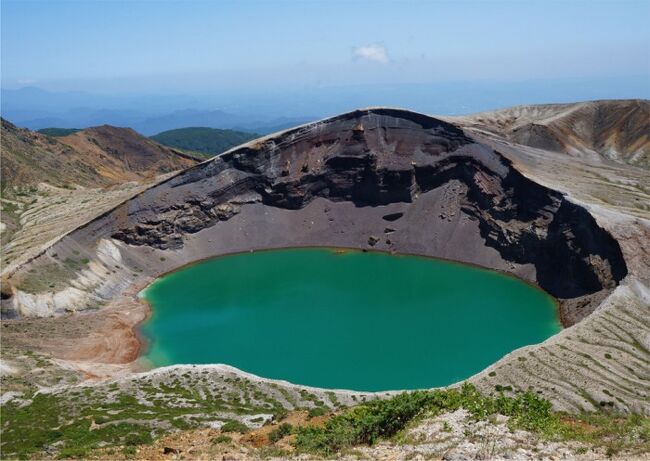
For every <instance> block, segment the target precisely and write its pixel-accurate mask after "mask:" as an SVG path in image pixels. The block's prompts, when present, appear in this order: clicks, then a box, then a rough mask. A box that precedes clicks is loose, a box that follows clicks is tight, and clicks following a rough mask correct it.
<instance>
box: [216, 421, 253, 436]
mask: <svg viewBox="0 0 650 461" xmlns="http://www.w3.org/2000/svg"><path fill="white" fill-rule="evenodd" d="M221 431H222V432H239V433H240V434H245V433H246V432H248V426H246V425H245V424H244V423H240V422H239V421H228V422H226V424H224V425H223V426H221Z"/></svg>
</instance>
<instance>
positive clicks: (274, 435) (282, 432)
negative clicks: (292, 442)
mask: <svg viewBox="0 0 650 461" xmlns="http://www.w3.org/2000/svg"><path fill="white" fill-rule="evenodd" d="M292 432H293V427H292V426H291V424H287V423H282V424H280V425H279V426H278V427H277V428H275V429H273V430H272V431H271V432H270V433H269V440H270V441H271V442H273V443H275V442H277V441H278V440H280V439H281V438H283V437H286V436H287V435H289V434H291V433H292Z"/></svg>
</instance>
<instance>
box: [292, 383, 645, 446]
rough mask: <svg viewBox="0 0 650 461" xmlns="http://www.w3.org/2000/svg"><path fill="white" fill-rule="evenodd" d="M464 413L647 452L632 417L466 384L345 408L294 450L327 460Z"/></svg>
mask: <svg viewBox="0 0 650 461" xmlns="http://www.w3.org/2000/svg"><path fill="white" fill-rule="evenodd" d="M460 408H464V409H466V410H467V411H469V413H470V414H471V415H472V416H473V417H474V418H476V419H477V420H485V419H488V418H489V417H490V416H493V415H497V414H499V415H504V416H508V417H509V424H510V426H511V428H512V429H524V430H527V431H531V432H533V433H536V434H538V435H539V436H541V437H543V438H546V439H551V440H577V441H582V442H585V443H589V444H591V445H600V446H603V445H604V446H606V449H607V452H608V453H612V454H613V453H616V452H617V451H619V450H620V449H622V448H626V447H627V448H630V447H632V446H634V445H633V444H634V443H638V442H634V440H635V439H634V437H635V436H638V437H640V438H641V440H642V441H643V443H644V444H645V445H647V446H646V449H647V448H650V419H649V418H646V417H642V416H638V415H633V416H629V417H627V418H618V417H615V416H612V415H607V414H604V413H603V414H588V415H584V416H580V417H569V416H568V415H562V414H559V413H555V412H553V411H552V410H551V408H552V407H551V403H550V402H548V401H547V400H544V399H542V398H540V397H539V396H538V395H537V394H536V393H534V392H532V391H527V392H519V393H517V394H516V395H515V396H514V397H510V396H506V395H504V394H503V393H500V394H499V395H497V396H496V397H493V396H484V395H482V394H480V393H479V392H478V391H477V390H476V388H475V387H474V386H473V385H471V384H467V383H466V384H464V385H463V386H462V387H461V388H460V389H450V390H435V391H415V392H411V393H403V394H399V395H397V396H395V397H392V398H390V399H388V400H374V401H371V402H368V403H365V404H362V405H359V406H356V407H353V408H351V409H350V410H348V411H346V412H345V413H343V414H340V415H336V416H334V417H332V418H331V419H330V420H328V421H327V423H326V424H325V426H322V427H317V426H306V427H302V428H298V429H297V430H296V433H297V438H296V442H295V445H296V448H297V449H298V450H299V451H302V452H307V453H314V454H318V455H322V456H331V455H333V454H336V453H339V452H341V451H342V450H346V449H348V448H351V447H353V446H355V445H361V444H367V445H372V444H373V443H375V442H376V441H378V440H379V439H385V438H390V437H393V436H395V435H397V434H398V433H399V432H400V431H402V430H404V429H405V428H407V426H408V425H409V424H410V423H411V422H413V421H414V420H416V418H419V417H422V416H430V417H432V416H436V415H438V414H442V413H446V412H453V411H455V410H458V409H460Z"/></svg>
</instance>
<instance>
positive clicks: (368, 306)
mask: <svg viewBox="0 0 650 461" xmlns="http://www.w3.org/2000/svg"><path fill="white" fill-rule="evenodd" d="M142 295H143V297H144V298H145V299H146V300H147V301H148V302H149V303H150V304H151V305H152V315H151V318H150V319H149V320H147V321H146V322H145V323H144V324H143V326H142V332H143V334H144V335H145V337H146V338H148V340H149V345H148V348H147V351H146V353H145V356H144V358H145V359H147V360H148V361H150V362H151V363H152V364H153V365H154V366H164V365H172V364H183V363H186V364H187V363H195V364H199V363H225V364H228V365H232V366H235V367H237V368H240V369H242V370H244V371H247V372H250V373H254V374H256V375H259V376H263V377H267V378H275V379H284V380H287V381H291V382H293V383H297V384H305V385H311V386H318V387H325V388H344V389H354V390H365V391H377V390H390V389H416V388H426V387H435V386H443V385H447V384H451V383H454V382H457V381H460V380H463V379H465V378H468V377H470V376H471V375H473V374H474V373H477V372H479V371H481V370H482V369H484V368H485V367H487V366H488V365H490V364H492V363H493V362H495V361H496V360H498V359H500V358H501V357H502V356H504V355H505V354H507V353H508V352H510V351H512V350H514V349H516V348H518V347H521V346H524V345H528V344H535V343H539V342H542V341H543V340H545V339H546V338H548V337H550V336H552V335H553V334H555V333H557V332H558V331H559V330H560V328H561V327H560V324H559V320H558V316H557V307H556V304H555V301H554V300H553V298H551V297H550V296H549V295H548V294H546V293H545V292H543V291H541V290H539V289H538V288H535V287H533V286H531V285H528V284H526V283H524V282H522V281H520V280H518V279H516V278H513V277H509V276H505V275H503V274H499V273H496V272H492V271H488V270H484V269H479V268H476V267H472V266H467V265H461V264H456V263H451V262H447V261H441V260H436V259H430V258H424V257H417V256H401V255H389V254H385V253H377V252H367V253H364V252H361V251H352V250H350V251H348V250H345V251H342V250H334V249H285V250H273V251H261V252H254V253H243V254H237V255H231V256H224V257H220V258H215V259H211V260H208V261H204V262H201V263H198V264H194V265H191V266H188V267H186V268H183V269H181V270H179V271H176V272H173V273H170V274H168V275H166V276H164V277H162V278H160V279H158V280H156V281H155V282H154V283H153V284H152V285H150V286H149V287H148V288H147V289H146V290H145V291H144V292H143V293H142Z"/></svg>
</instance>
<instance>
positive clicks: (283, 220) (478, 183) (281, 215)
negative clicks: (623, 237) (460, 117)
mask: <svg viewBox="0 0 650 461" xmlns="http://www.w3.org/2000/svg"><path fill="white" fill-rule="evenodd" d="M305 245H314V246H316V245H323V246H348V247H358V248H373V249H379V250H385V251H395V252H406V253H416V254H423V255H429V256H436V257H443V258H447V259H454V260H459V261H462V262H468V263H473V264H478V265H482V266H485V267H490V268H494V269H498V270H502V271H508V272H511V273H513V274H515V275H518V276H519V277H522V278H524V279H526V280H529V281H531V282H535V283H538V284H539V285H540V286H541V287H542V288H544V289H545V290H546V291H548V292H549V293H551V294H552V295H554V296H556V297H558V298H561V299H563V300H565V302H564V303H563V320H564V322H565V324H571V323H574V322H576V321H578V320H580V319H581V318H583V317H584V316H585V315H587V314H588V313H589V312H591V310H593V308H594V307H595V305H596V300H598V299H601V298H602V296H603V293H605V292H607V291H609V290H611V289H613V288H614V287H615V286H616V285H617V284H618V282H619V281H620V280H621V279H622V278H623V277H624V276H625V275H626V273H627V269H626V265H625V262H624V260H623V257H622V255H621V251H620V248H619V246H618V243H617V242H616V240H615V239H613V238H612V237H611V236H610V235H609V234H608V233H607V232H606V231H604V230H603V229H601V228H600V227H599V226H598V225H597V223H596V222H595V220H594V219H593V217H592V216H591V215H590V214H589V213H588V212H587V211H586V210H585V209H583V208H582V207H580V206H578V205H576V204H574V203H572V202H571V201H569V200H567V199H566V198H565V197H564V196H563V195H562V194H560V193H558V192H556V191H553V190H551V189H548V188H546V187H543V186H541V185H539V184H537V183H535V182H533V181H531V180H529V179H527V178H526V177H525V176H523V175H522V174H521V173H520V172H519V171H517V170H516V169H515V168H514V167H513V165H512V164H511V163H510V162H509V161H508V160H507V159H505V158H504V157H503V156H501V155H500V154H499V153H498V152H495V151H494V150H492V149H490V148H489V147H487V146H486V145H483V144H480V143H478V142H476V141H475V140H474V139H473V138H472V137H471V136H468V135H466V134H465V133H464V132H463V131H462V130H461V129H459V128H458V127H456V126H454V125H452V124H449V123H446V122H443V121H441V120H437V119H434V118H431V117H427V116H424V115H421V114H416V113H412V112H408V111H402V110H392V109H369V110H360V111H355V112H351V113H348V114H344V115H341V116H337V117H334V118H331V119H328V120H324V121H321V122H317V123H314V124H310V125H306V126H303V127H298V128H296V129H292V130H289V131H286V132H283V133H280V134H277V135H272V136H269V137H266V138H261V139H259V140H257V141H253V142H251V143H249V144H246V145H243V146H241V147H239V148H236V149H233V150H231V151H229V152H226V153H225V154H223V155H221V156H219V157H217V158H214V159H212V160H210V161H207V162H204V163H202V164H199V165H197V166H194V167H191V168H189V169H187V170H185V171H184V172H182V173H180V174H178V175H176V176H175V177H173V178H171V179H170V180H168V181H166V182H164V183H161V184H159V185H157V186H155V187H153V188H151V189H149V190H147V191H145V192H144V193H142V194H140V195H139V196H137V197H135V198H133V199H131V200H129V201H128V202H126V203H124V204H122V205H121V206H119V207H118V208H116V209H115V210H113V211H111V212H109V213H107V214H106V215H104V216H102V217H100V218H98V219H96V220H95V221H93V222H91V223H89V224H88V225H86V226H84V227H83V228H80V229H78V230H77V231H75V232H73V233H72V234H70V235H69V236H67V237H66V238H65V239H63V240H62V241H60V242H59V243H57V244H55V245H54V246H53V247H52V248H50V249H49V250H48V251H47V252H45V253H44V254H43V255H41V256H40V257H39V258H37V259H35V260H34V261H32V263H30V267H26V268H25V270H24V271H20V272H18V273H16V274H14V275H13V276H12V279H13V280H12V283H13V284H14V285H15V286H16V287H17V288H18V290H19V291H20V289H21V285H23V286H28V285H29V283H28V282H29V279H30V272H29V270H32V274H33V273H38V271H39V270H41V271H42V270H43V268H44V267H49V268H50V270H53V271H55V272H57V271H58V272H62V271H67V272H66V274H67V275H66V276H65V277H67V278H69V279H70V280H71V282H70V285H71V286H72V287H73V288H74V289H75V290H78V291H79V292H80V293H82V294H79V293H77V292H75V294H74V296H71V295H70V293H68V295H69V296H67V297H65V296H64V297H62V296H61V294H60V293H59V294H58V296H59V299H58V301H56V300H55V297H56V296H57V294H54V293H52V294H48V293H44V292H38V293H23V294H22V301H20V300H17V299H18V297H16V296H14V297H12V303H13V304H12V307H11V308H6V310H5V312H10V311H12V312H15V311H18V312H22V313H23V314H30V313H32V312H33V311H34V310H33V309H32V308H30V307H29V306H31V305H33V304H34V303H36V302H37V301H36V300H37V299H38V302H40V303H43V302H45V303H46V304H47V303H49V304H48V306H49V307H48V309H45V312H48V313H51V312H52V311H60V310H64V309H75V308H77V307H83V305H84V304H85V305H88V299H92V300H94V301H93V302H94V303H99V304H101V302H103V301H105V300H108V299H110V298H111V296H114V295H115V294H116V293H119V292H121V290H124V289H125V287H126V286H128V285H129V284H131V283H134V281H135V280H136V279H137V277H139V276H141V275H149V276H156V275H158V274H160V273H162V272H165V271H168V270H171V269H173V268H175V267H178V266H179V265H182V264H186V263H188V262H191V261H193V260H196V259H200V258H206V257H210V256H215V255H219V254H225V253H230V252H234V251H246V250H253V249H261V248H275V247H283V246H305ZM108 248H110V251H109V250H108ZM75 254H76V255H77V258H78V257H79V255H81V256H84V257H85V259H87V260H88V261H89V263H87V266H83V267H79V268H74V267H73V268H70V267H69V266H70V264H68V265H67V266H66V264H65V263H61V261H67V260H69V259H73V260H74V259H75ZM54 255H56V257H55V256H54ZM66 258H67V259H66ZM39 268H40V269H39ZM45 291H47V290H45ZM83 293H86V294H87V295H84V294H83ZM7 303H8V302H5V305H7Z"/></svg>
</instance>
